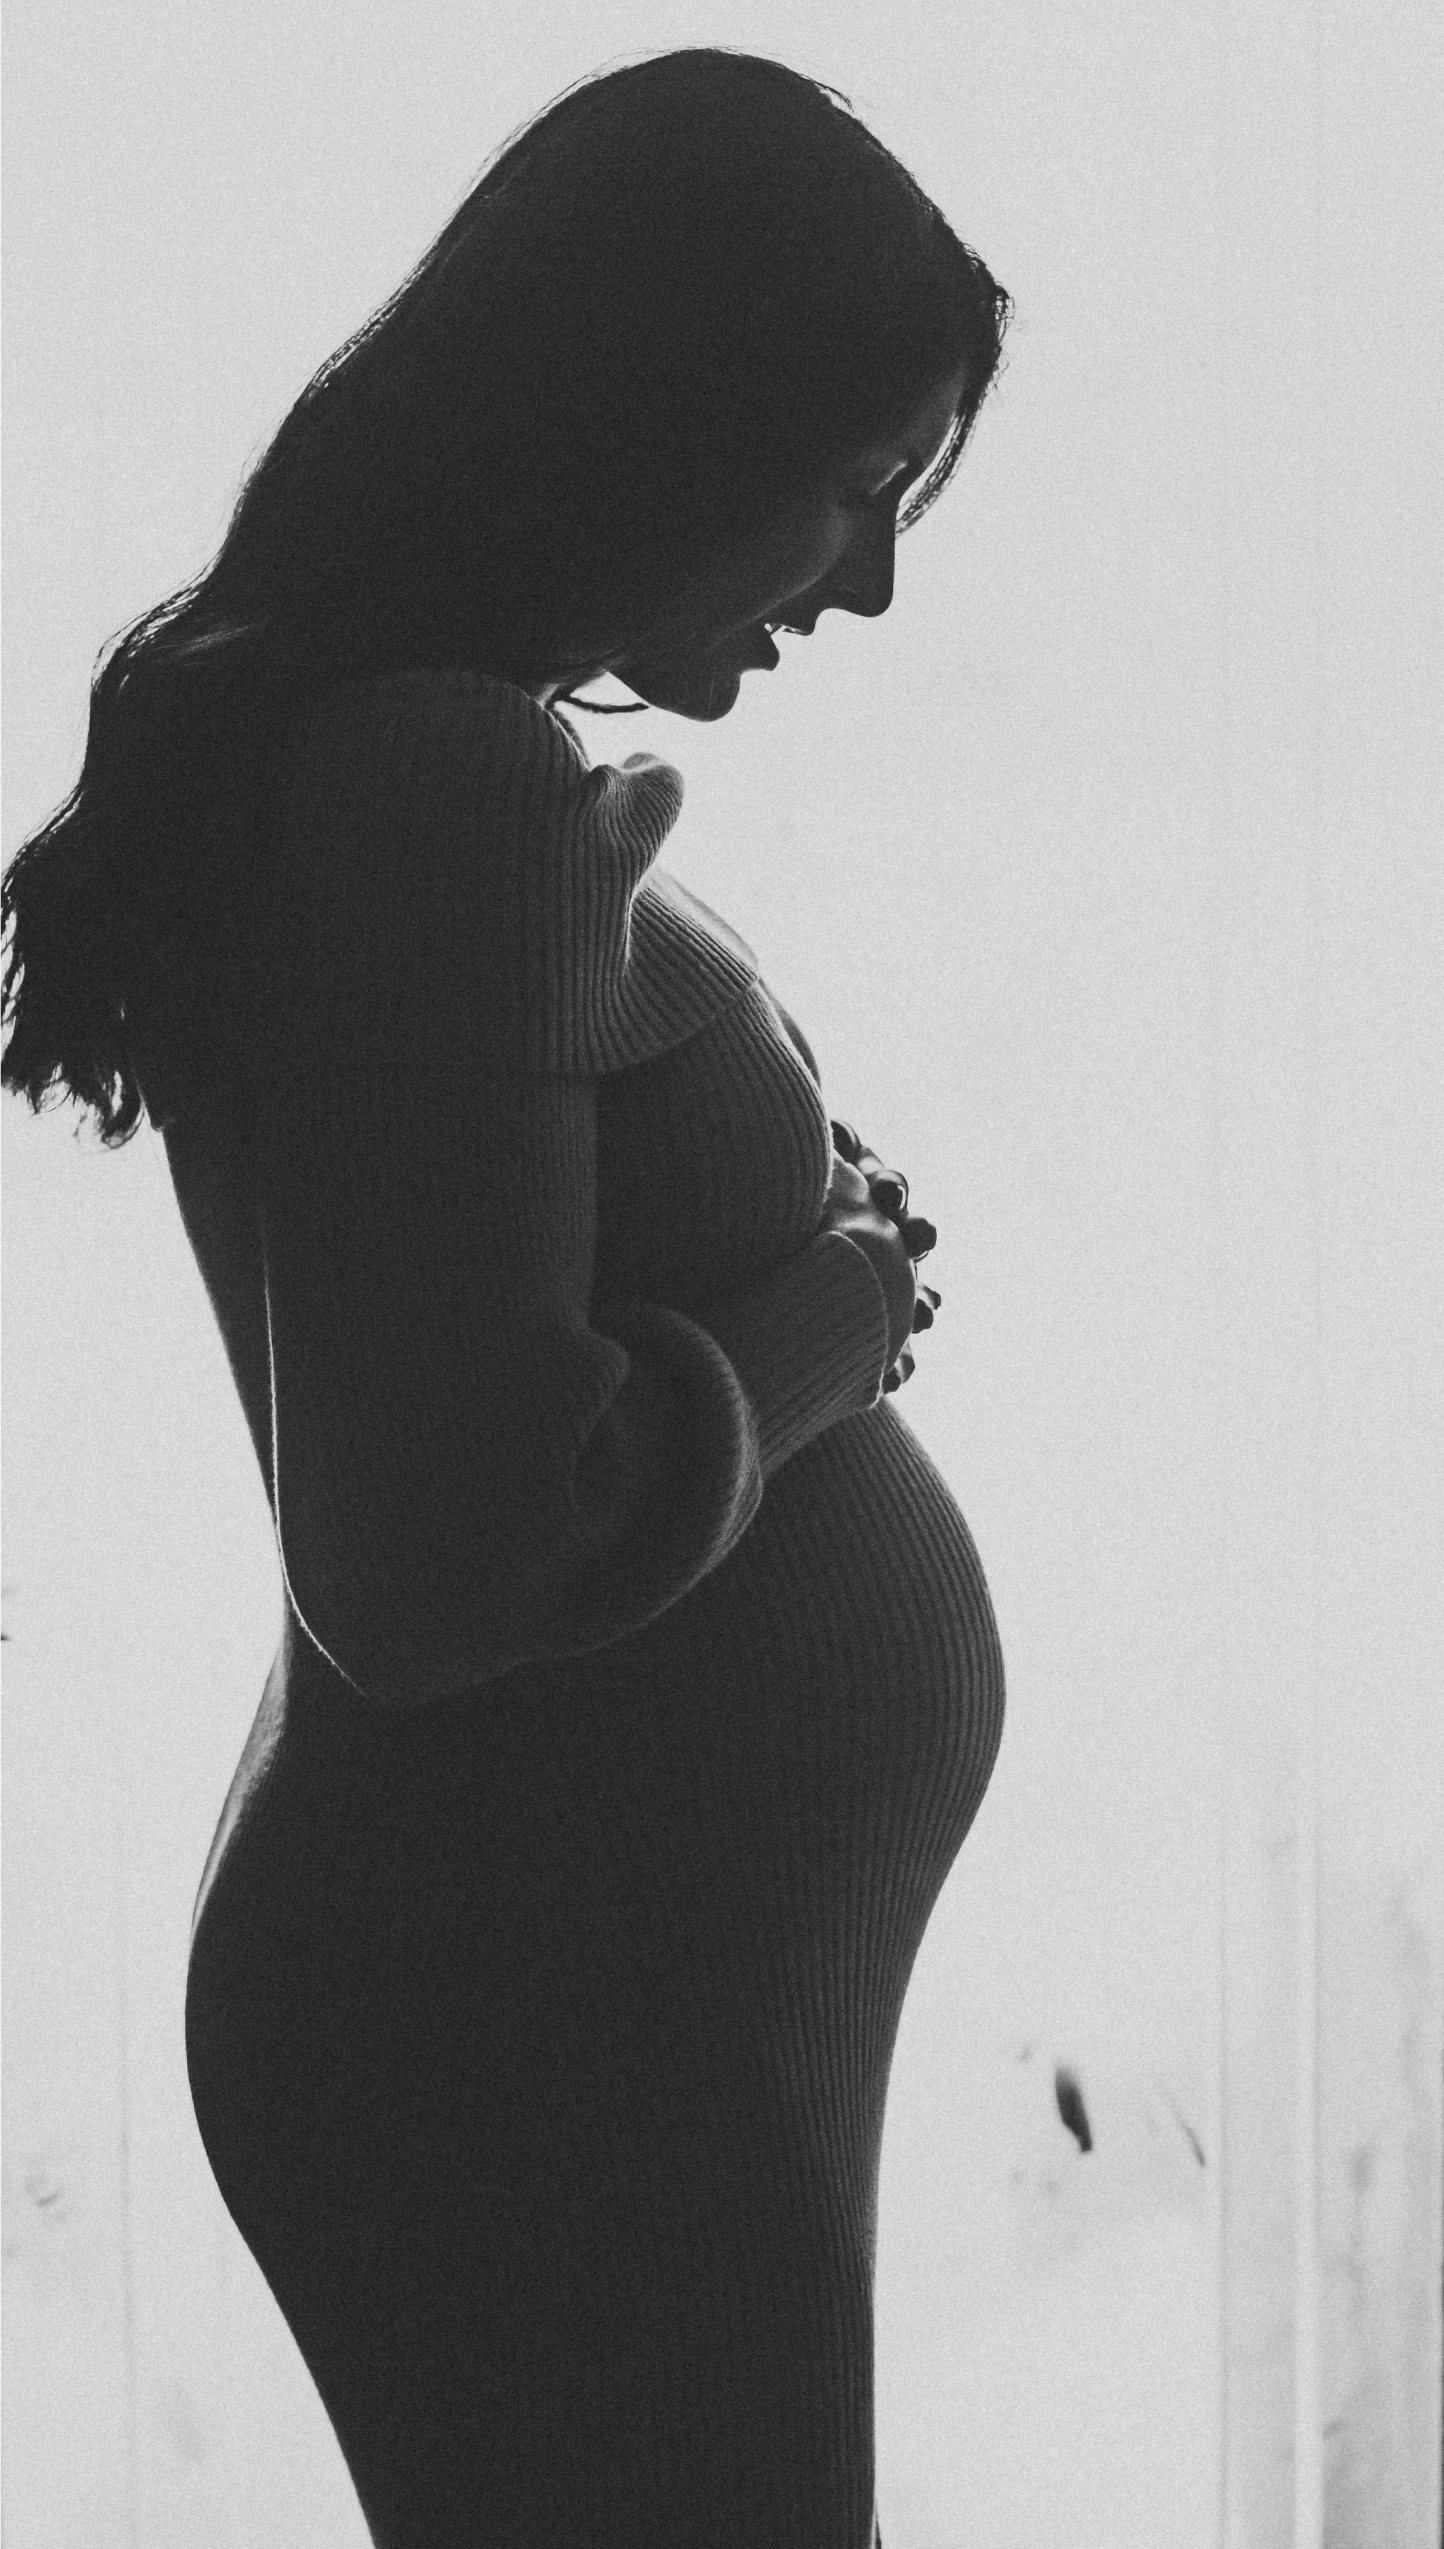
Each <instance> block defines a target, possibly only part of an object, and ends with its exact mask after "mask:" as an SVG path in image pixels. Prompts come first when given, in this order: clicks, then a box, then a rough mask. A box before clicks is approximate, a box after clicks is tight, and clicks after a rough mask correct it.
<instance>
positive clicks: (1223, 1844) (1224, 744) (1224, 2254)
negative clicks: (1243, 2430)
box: [1204, 0, 1233, 2549]
mask: <svg viewBox="0 0 1444 2549" xmlns="http://www.w3.org/2000/svg"><path fill="white" fill-rule="evenodd" d="M1213 29H1214V59H1213V174H1214V185H1213V323H1212V344H1211V348H1210V360H1211V370H1212V376H1213V411H1214V412H1213V423H1214V432H1213V469H1214V479H1213V500H1212V506H1211V512H1212V520H1213V535H1214V543H1215V548H1214V563H1215V572H1214V576H1213V609H1214V632H1213V636H1214V644H1213V699H1212V711H1213V719H1212V722H1213V738H1212V739H1213V759H1212V769H1211V773H1210V782H1211V784H1210V806H1209V872H1208V882H1207V888H1206V915H1207V917H1206V927H1205V937H1204V961H1205V964H1206V966H1207V969H1208V980H1207V984H1206V987H1205V996H1204V1018H1205V1053H1204V1072H1205V1078H1206V1087H1207V1106H1206V1114H1207V1126H1208V1130H1207V1153H1206V1158H1207V1191H1208V1203H1209V1211H1208V1219H1207V1230H1208V1243H1207V1244H1208V1248H1209V1260H1210V1262H1209V1274H1210V1292H1211V1299H1210V1304H1209V1310H1210V1322H1211V1330H1212V1336H1211V1350H1210V1355H1209V1362H1210V1367H1211V1371H1210V1379H1211V1399H1212V1411H1211V1413H1212V1425H1213V1428H1214V1430H1215V1432H1216V1433H1217V1432H1218V1431H1219V1429H1220V1424H1221V1419H1220V1410H1221V1407H1222V1403H1223V1386H1224V1358H1223V1297H1224V1287H1223V1240H1222V1231H1223V1211H1222V1203H1223V1156H1222V1154H1223V1129H1222V1123H1221V1118H1220V1103H1219V1055H1220V1050H1221V1035H1220V1005H1221V981H1220V970H1221V965H1222V929H1221V924H1220V909H1219V906H1220V901H1221V896H1222V883H1221V868H1222V862H1223V855H1224V843H1225V841H1226V838H1227V829H1228V732H1229V693H1228V609H1227V573H1228V543H1227V540H1226V537H1225V535H1224V516H1225V508H1226V506H1227V503H1228V484H1227V472H1226V469H1225V467H1224V463H1223V457H1222V455H1223V452H1224V447H1225V433H1224V425H1225V411H1226V393H1225V387H1224V384H1225V382H1226V380H1227V378H1228V374H1227V371H1226V368H1225V364H1224V359H1223V358H1224V309H1225V306H1226V280H1227V278H1226V273H1225V262H1226V241H1227V212H1228V184H1227V178H1226V173H1225V141H1226V133H1227V122H1228V36H1229V23H1228V0H1214V5H1213ZM1211 1467H1212V1472H1213V1476H1214V1479H1215V1481H1216V1482H1217V1484H1216V1490H1215V1502H1214V1512H1213V1517H1212V1521H1213V1530H1212V1540H1213V1548H1212V1566H1213V1601H1212V1616H1213V1618H1214V1620H1215V1621H1216V1622H1218V1623H1219V1624H1220V1635H1219V1637H1218V1641H1217V1647H1216V1653H1215V1673H1214V1688H1213V1737H1214V1772H1213V1799H1214V1818H1215V1824H1214V1846H1215V1865H1214V1877H1215V1888H1216V1892H1215V1905H1214V1913H1215V1921H1216V1924H1217V1943H1216V1955H1215V1978H1216V1988H1217V2002H1216V2006H1215V2009H1214V2044H1215V2048H1216V2056H1217V2088H1218V2118H1217V2130H1216V2136H1215V2138H1216V2142H1217V2147H1218V2156H1219V2171H1218V2190H1219V2191H1218V2220H1217V2252H1216V2254H1217V2296H1218V2306H1217V2325H1216V2332H1215V2343H1216V2378H1217V2384H1218V2443H1217V2452H1218V2460H1217V2471H1216V2495H1215V2505H1216V2522H1217V2532H1218V2549H1227V2542H1228V2533H1229V2524H1230V2519H1231V2513H1232V2508H1231V2506H1230V2503H1229V2468H1230V2449H1231V2430H1230V2429H1231V2416H1232V2406H1233V2399H1232V2382H1231V2365H1230V2361H1229V2347H1228V2329H1229V2238H1228V2228H1229V2170H1228V2131H1227V2126H1228V2105H1229V2076H1228V2028H1227V2011H1228V1806H1227V1796H1226V1778H1227V1759H1226V1744H1225V1725H1226V1698H1227V1677H1228V1656H1227V1643H1226V1638H1225V1636H1224V1634H1223V1633H1222V1622H1223V1619H1224V1608H1223V1601H1222V1593H1223V1551H1224V1546H1225V1542H1226V1539H1227V1522H1228V1488H1227V1475H1228V1473H1227V1469H1226V1467H1225V1465H1224V1464H1223V1463H1222V1461H1220V1460H1218V1459H1214V1460H1213V1461H1212V1462H1211Z"/></svg>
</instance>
